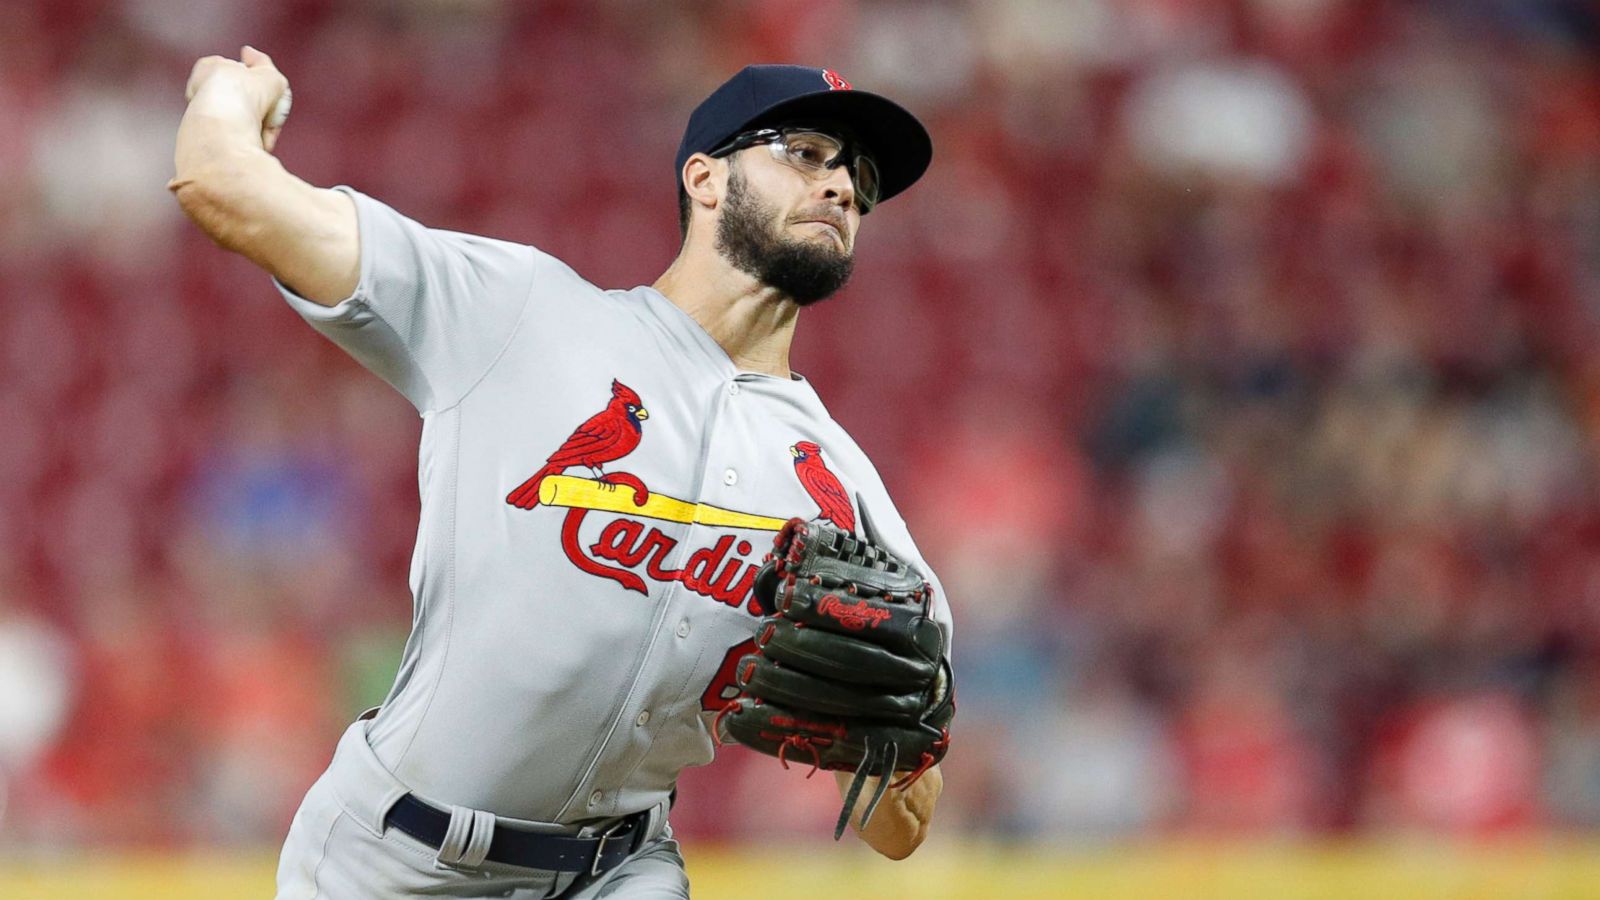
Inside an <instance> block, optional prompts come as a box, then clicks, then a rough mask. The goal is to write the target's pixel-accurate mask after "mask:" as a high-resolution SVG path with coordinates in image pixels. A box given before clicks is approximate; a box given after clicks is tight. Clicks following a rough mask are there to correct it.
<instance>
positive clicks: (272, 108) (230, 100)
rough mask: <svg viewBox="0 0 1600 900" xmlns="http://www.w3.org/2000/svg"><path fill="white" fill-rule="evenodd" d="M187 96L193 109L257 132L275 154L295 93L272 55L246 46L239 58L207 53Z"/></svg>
mask: <svg viewBox="0 0 1600 900" xmlns="http://www.w3.org/2000/svg"><path fill="white" fill-rule="evenodd" d="M183 96H184V99H185V100H187V101H188V102H189V108H190V109H191V110H195V111H197V112H199V113H201V114H205V115H211V116H215V117H217V118H219V119H224V120H229V121H232V122H234V123H236V124H237V125H238V126H239V127H241V128H249V129H251V130H253V131H256V132H257V133H258V134H259V135H260V137H261V147H262V149H264V150H266V151H267V152H268V153H271V152H272V148H273V147H274V146H275V145H276V144H277V142H278V134H279V133H280V132H282V131H283V123H284V121H285V120H287V119H288V118H289V104H290V99H291V97H292V94H291V93H290V91H289V79H287V78H285V77H283V73H282V72H279V71H278V67H277V66H274V65H273V64H272V57H270V56H268V55H266V54H265V53H262V52H261V51H260V50H257V49H256V48H254V47H244V48H242V49H241V50H240V51H239V58H238V59H237V60H233V59H228V58H227V57H226V56H207V57H204V58H202V59H200V60H199V61H198V62H196V63H195V64H194V68H193V69H192V70H190V72H189V83H188V85H187V86H185V87H184V92H183Z"/></svg>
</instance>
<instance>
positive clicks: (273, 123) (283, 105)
mask: <svg viewBox="0 0 1600 900" xmlns="http://www.w3.org/2000/svg"><path fill="white" fill-rule="evenodd" d="M292 103H293V97H292V96H291V95H290V93H289V89H288V88H284V89H283V93H282V94H281V95H279V97H278V102H277V104H276V105H274V106H273V107H272V113H271V114H270V115H268V116H267V127H268V128H282V127H283V123H284V122H287V121H289V107H290V105H292Z"/></svg>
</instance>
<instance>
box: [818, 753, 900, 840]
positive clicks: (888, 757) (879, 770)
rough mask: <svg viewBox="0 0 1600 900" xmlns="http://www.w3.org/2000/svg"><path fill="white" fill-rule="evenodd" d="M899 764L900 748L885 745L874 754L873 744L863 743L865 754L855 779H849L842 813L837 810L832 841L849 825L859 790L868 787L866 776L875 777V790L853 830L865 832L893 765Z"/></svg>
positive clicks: (859, 793) (892, 775) (891, 774)
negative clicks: (876, 778)
mask: <svg viewBox="0 0 1600 900" xmlns="http://www.w3.org/2000/svg"><path fill="white" fill-rule="evenodd" d="M899 760H900V745H898V744H896V743H895V742H894V741H888V742H887V743H885V744H884V745H883V746H881V747H878V748H877V749H876V750H874V749H873V747H872V740H871V739H870V738H868V739H867V740H866V752H865V753H863V754H861V765H859V766H857V767H856V774H855V777H854V778H852V779H850V790H848V791H846V792H845V795H844V809H841V810H839V821H838V823H837V824H836V825H834V827H833V839H834V840H836V841H837V840H838V839H839V838H841V837H843V836H844V827H845V826H846V825H848V824H850V811H851V810H852V809H855V807H856V801H857V800H859V799H860V798H861V789H862V787H864V786H865V785H866V783H867V776H869V775H876V776H877V777H878V789H877V790H876V791H874V792H873V793H872V799H871V800H869V801H867V808H866V809H864V810H862V811H861V821H859V822H857V823H856V827H857V828H859V829H864V828H866V827H867V822H868V821H870V820H871V819H872V814H873V812H875V811H876V810H877V809H878V801H879V800H882V799H883V795H884V792H885V791H887V790H889V780H890V779H891V778H893V777H894V767H895V763H897V762H899Z"/></svg>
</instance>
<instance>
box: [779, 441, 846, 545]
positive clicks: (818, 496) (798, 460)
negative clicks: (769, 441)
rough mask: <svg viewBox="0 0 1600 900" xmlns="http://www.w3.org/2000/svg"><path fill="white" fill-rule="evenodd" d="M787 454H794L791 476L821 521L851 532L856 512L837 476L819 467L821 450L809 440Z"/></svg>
mask: <svg viewBox="0 0 1600 900" xmlns="http://www.w3.org/2000/svg"><path fill="white" fill-rule="evenodd" d="M789 452H790V453H792V454H794V474H795V475H796V476H798V477H799V479H800V485H801V486H802V487H804V488H805V489H806V493H807V494H810V495H811V499H812V500H813V501H815V502H816V504H817V506H818V507H819V508H820V509H821V510H822V518H824V519H827V520H828V521H829V522H832V523H833V524H835V525H837V526H839V527H840V528H843V529H844V530H845V531H851V532H853V531H855V530H856V511H855V508H854V507H852V506H851V505H850V495H849V494H847V493H845V491H844V485H842V484H840V483H839V476H837V475H835V474H833V473H832V472H830V471H828V467H827V466H825V465H823V463H822V448H821V447H818V446H817V445H816V444H813V443H812V442H810V441H801V442H800V443H798V444H795V445H794V446H793V447H790V448H789Z"/></svg>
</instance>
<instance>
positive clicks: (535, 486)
mask: <svg viewBox="0 0 1600 900" xmlns="http://www.w3.org/2000/svg"><path fill="white" fill-rule="evenodd" d="M648 418H650V412H649V410H647V409H645V408H644V403H643V401H641V400H640V399H639V395H638V394H635V393H634V392H633V389H632V388H630V387H628V386H627V385H625V384H623V383H622V382H620V381H617V380H616V379H615V378H613V379H612V380H611V402H610V403H607V404H606V408H605V409H602V410H600V411H599V412H598V413H595V414H594V415H593V416H590V417H589V420H588V421H587V422H584V423H583V424H582V425H579V426H578V430H577V431H574V432H573V433H572V436H571V437H569V438H567V440H566V442H565V443H563V444H562V445H561V446H560V447H559V448H557V449H556V452H554V453H552V454H550V458H549V459H547V460H545V462H544V468H542V469H540V470H539V471H538V472H535V473H534V475H533V477H532V478H529V479H528V480H527V481H524V482H523V483H522V484H521V485H520V486H519V487H518V488H517V489H516V490H514V491H512V492H511V493H510V494H507V495H506V502H507V503H509V504H511V505H512V506H515V507H517V508H518V509H533V508H534V507H535V506H538V505H539V484H540V483H541V482H543V481H544V480H545V478H547V477H548V476H551V475H559V474H561V473H562V472H563V471H565V470H566V469H567V467H569V466H588V467H589V468H591V469H593V470H594V471H595V474H596V475H600V474H604V469H602V468H601V467H602V466H604V465H605V464H606V463H608V462H615V461H616V460H619V459H621V458H623V457H624V456H627V455H628V454H629V453H632V452H633V449H634V448H635V447H637V446H639V438H640V436H641V433H642V429H641V427H640V425H639V423H640V422H642V421H644V420H645V419H648Z"/></svg>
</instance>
